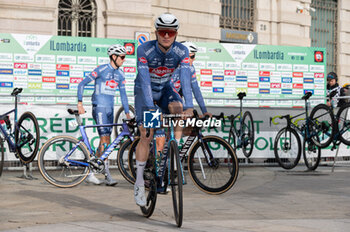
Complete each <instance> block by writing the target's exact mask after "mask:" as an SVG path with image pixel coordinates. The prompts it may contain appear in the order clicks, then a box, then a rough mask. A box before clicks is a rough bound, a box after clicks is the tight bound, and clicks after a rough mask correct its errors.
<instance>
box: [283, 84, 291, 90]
mask: <svg viewBox="0 0 350 232" xmlns="http://www.w3.org/2000/svg"><path fill="white" fill-rule="evenodd" d="M291 88H293V84H292V83H282V89H291Z"/></svg>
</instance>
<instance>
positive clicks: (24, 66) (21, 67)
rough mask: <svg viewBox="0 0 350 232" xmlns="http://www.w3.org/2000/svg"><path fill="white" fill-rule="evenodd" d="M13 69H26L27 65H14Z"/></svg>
mask: <svg viewBox="0 0 350 232" xmlns="http://www.w3.org/2000/svg"><path fill="white" fill-rule="evenodd" d="M13 67H14V68H16V69H27V68H28V64H27V63H14V64H13Z"/></svg>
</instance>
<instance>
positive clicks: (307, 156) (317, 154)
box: [303, 139, 321, 171]
mask: <svg viewBox="0 0 350 232" xmlns="http://www.w3.org/2000/svg"><path fill="white" fill-rule="evenodd" d="M303 147H304V149H303V155H304V161H305V165H306V167H307V168H308V170H310V171H313V170H316V168H317V167H318V165H319V163H320V160H321V148H319V147H318V146H316V144H315V143H314V142H313V141H312V140H311V139H310V140H309V141H307V140H306V139H304V146H303Z"/></svg>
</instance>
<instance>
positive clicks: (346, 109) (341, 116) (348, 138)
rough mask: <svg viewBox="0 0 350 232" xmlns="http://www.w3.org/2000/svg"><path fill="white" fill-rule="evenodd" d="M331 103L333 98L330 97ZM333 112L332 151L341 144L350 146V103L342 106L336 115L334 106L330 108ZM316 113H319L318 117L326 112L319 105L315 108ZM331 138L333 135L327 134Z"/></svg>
mask: <svg viewBox="0 0 350 232" xmlns="http://www.w3.org/2000/svg"><path fill="white" fill-rule="evenodd" d="M330 102H332V96H330ZM329 108H330V110H331V112H333V115H334V119H333V121H334V122H335V123H334V124H333V125H334V126H333V131H334V133H333V137H332V138H330V139H331V141H332V142H333V146H332V148H331V150H334V149H335V148H336V147H337V146H339V145H340V143H341V142H342V143H344V144H345V145H348V146H350V103H346V104H344V105H342V106H341V107H340V108H339V109H338V112H337V113H336V114H335V113H334V111H335V107H334V106H333V104H331V105H330V106H329ZM314 111H316V112H317V115H322V114H323V113H325V112H324V110H323V106H322V105H317V106H316V107H315V108H314ZM327 136H331V134H330V133H329V134H327Z"/></svg>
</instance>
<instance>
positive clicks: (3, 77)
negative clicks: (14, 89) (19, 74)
mask: <svg viewBox="0 0 350 232" xmlns="http://www.w3.org/2000/svg"><path fill="white" fill-rule="evenodd" d="M0 80H1V81H13V76H5V75H2V76H1V77H0Z"/></svg>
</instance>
